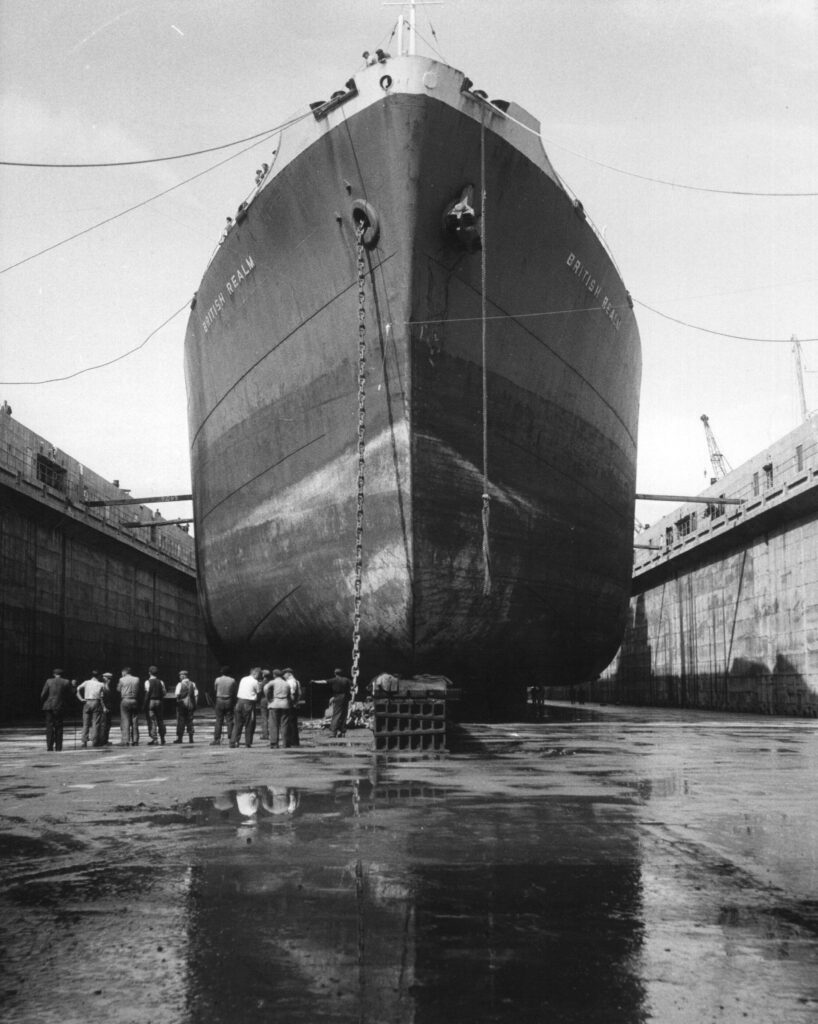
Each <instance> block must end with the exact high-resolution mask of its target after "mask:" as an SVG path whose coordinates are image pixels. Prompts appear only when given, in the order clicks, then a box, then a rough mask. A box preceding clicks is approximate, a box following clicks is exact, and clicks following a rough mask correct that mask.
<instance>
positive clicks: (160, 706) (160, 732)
mask: <svg viewBox="0 0 818 1024" xmlns="http://www.w3.org/2000/svg"><path fill="white" fill-rule="evenodd" d="M156 672H157V669H156V665H151V667H150V668H149V669H148V678H147V679H146V680H145V703H146V704H147V711H148V732H149V733H150V734H151V738H150V740H149V742H148V746H151V747H154V746H156V743H157V742H159V743H164V742H165V684H164V683H163V682H162V680H161V679H160V678H159V676H158V675H157V674H156Z"/></svg>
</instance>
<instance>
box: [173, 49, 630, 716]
mask: <svg viewBox="0 0 818 1024" xmlns="http://www.w3.org/2000/svg"><path fill="white" fill-rule="evenodd" d="M465 84H466V85H468V82H466V83H465ZM348 86H349V89H348V91H347V92H346V93H344V95H343V96H340V97H336V98H335V99H334V100H333V101H330V103H328V104H327V106H326V107H325V108H322V109H319V110H317V112H316V116H315V117H313V116H311V117H310V118H309V121H307V122H304V123H302V125H300V126H299V127H298V129H297V130H295V129H294V130H293V131H292V134H293V138H292V139H291V140H290V141H289V149H288V138H287V136H286V135H285V136H284V138H283V140H282V144H281V145H280V148H279V158H278V159H279V163H278V164H277V165H276V166H275V167H274V169H273V173H272V174H271V175H270V177H269V179H268V181H266V182H265V183H264V185H263V186H262V187H261V188H260V189H259V190H258V192H257V193H256V195H255V196H254V198H253V200H252V201H251V202H250V203H249V205H248V206H247V208H246V210H244V211H242V214H241V217H240V218H237V223H236V224H235V226H233V227H232V228H231V230H230V231H229V232H228V234H227V235H226V237H225V238H224V239H223V241H222V244H221V246H220V248H219V250H218V252H217V254H216V256H215V257H214V259H213V261H212V262H211V264H210V266H209V268H208V270H207V272H206V274H205V277H204V280H203V282H202V285H201V287H200V289H199V292H198V295H197V301H196V304H195V308H194V309H193V311H192V314H191V317H190V322H189V327H188V335H187V340H186V377H187V383H188V392H189V421H190V434H191V453H192V472H193V488H194V515H195V524H196V541H197V551H198V562H199V579H200V593H201V599H202V603H203V607H204V610H205V614H206V619H207V622H208V625H209V629H210V635H211V639H212V642H213V643H214V646H215V647H216V648H217V650H218V651H219V652H220V653H221V654H222V656H223V657H229V658H232V659H239V660H237V661H234V663H235V664H236V665H237V667H238V666H239V665H247V664H248V663H250V662H253V663H262V664H270V665H276V664H278V663H280V662H285V663H292V664H293V665H294V667H296V671H297V674H300V675H301V676H302V678H305V677H309V676H310V675H322V676H323V675H326V674H327V673H328V672H329V671H330V670H331V668H332V667H333V665H334V664H336V663H338V664H341V665H345V664H348V663H349V658H350V652H351V646H352V618H353V599H354V582H355V565H356V517H357V509H358V491H359V486H358V448H357V437H358V426H359V401H358V370H359V365H358V354H359V347H358V339H359V322H360V316H361V315H362V316H363V323H364V325H365V331H366V342H367V370H366V397H365V422H366V470H365V480H364V487H363V500H364V519H363V568H362V600H361V631H360V632H361V675H362V679H363V680H367V681H368V679H369V678H371V677H372V676H374V675H375V674H377V673H379V672H381V671H388V672H393V673H402V674H411V673H418V672H425V671H429V672H435V673H442V674H446V675H448V676H450V677H451V678H453V679H454V680H455V681H456V683H458V684H459V685H460V686H462V687H463V688H464V689H465V690H466V693H467V696H469V697H470V698H471V702H472V704H473V706H475V707H477V706H478V705H479V704H482V703H484V698H485V697H486V696H487V695H488V696H489V698H493V699H494V701H495V702H496V703H497V704H500V703H502V702H503V701H504V700H506V699H507V698H508V695H509V688H510V687H512V686H513V685H515V684H516V685H517V686H520V687H521V686H523V685H525V684H526V683H527V682H531V681H532V674H533V676H534V677H536V679H537V680H538V681H542V682H546V681H548V680H552V681H554V682H557V681H561V682H565V681H574V680H581V679H586V678H588V677H591V676H594V675H595V674H596V673H598V672H599V671H600V670H601V669H602V668H603V667H604V666H605V665H606V664H607V662H608V661H609V660H610V659H611V657H612V656H613V655H614V653H615V651H616V649H617V646H618V644H619V641H620V639H621V635H622V630H623V627H624V621H625V613H626V609H627V605H628V595H629V585H630V575H631V564H632V524H633V504H634V487H635V459H636V426H637V415H638V391H639V379H640V351H639V338H638V332H637V328H636V323H635V320H634V317H633V314H632V312H631V309H630V304H629V300H628V296H627V292H626V291H625V288H624V285H623V283H622V281H621V279H620V277H619V275H618V273H617V271H616V270H615V268H614V266H613V264H612V262H611V260H610V258H609V256H608V255H607V253H606V251H605V249H604V247H603V246H602V245H601V243H600V242H599V240H598V239H597V237H596V235H595V234H594V232H593V230H592V229H591V228H590V226H589V225H588V223H587V221H586V220H585V218H584V216H583V215H582V212H581V208H578V207H577V206H576V205H575V204H574V203H572V201H571V200H570V199H569V197H568V196H567V195H566V193H565V192H564V190H563V188H562V187H561V185H560V184H559V181H558V179H557V178H556V175H555V174H554V172H553V171H552V169H551V167H550V165H549V163H548V161H547V158H546V157H545V154H544V153H543V152H542V149H541V146H540V144H539V140H538V139H537V138H536V135H535V133H534V131H532V130H530V128H529V127H528V125H532V127H533V124H532V122H531V119H530V118H529V117H528V115H526V114H525V112H523V111H521V110H519V109H518V108H515V107H514V106H513V105H512V106H509V108H508V111H507V113H503V111H502V110H500V109H497V108H494V107H492V106H490V105H489V104H488V103H486V102H485V101H484V100H482V99H480V97H479V96H475V95H474V94H473V93H471V92H470V91H468V90H467V89H466V88H464V80H463V76H462V75H461V74H460V73H459V72H456V71H454V70H452V69H450V68H447V67H444V66H442V65H439V64H435V63H433V62H431V61H427V60H424V59H421V58H414V57H405V58H398V59H396V60H392V61H389V62H388V63H387V64H386V65H379V66H376V67H373V68H368V69H367V70H366V71H364V72H362V73H360V74H359V75H358V76H357V77H356V84H355V85H353V83H352V82H350V83H348ZM358 90H360V92H359V91H358ZM481 168H484V173H485V195H486V199H485V222H484V223H483V222H481V221H480V219H479V215H480V212H481V209H480V203H481V200H480V195H481V191H480V184H481V173H482V172H481ZM469 185H473V186H475V188H474V195H475V197H476V198H475V202H474V206H475V212H476V214H477V216H478V223H477V225H476V230H477V232H478V233H479V235H480V236H481V238H482V249H479V248H475V247H474V246H473V245H472V244H470V243H471V241H472V239H471V238H470V237H469V232H468V231H466V232H465V235H466V237H464V233H462V232H461V234H460V236H458V235H456V234H455V233H453V232H452V231H450V230H447V228H446V226H445V224H444V212H445V211H446V210H447V209H448V208H449V207H450V206H451V204H452V203H453V202H454V201H456V200H457V199H458V198H460V197H461V196H462V195H463V194H464V191H465V189H466V187H467V186H469ZM356 211H358V212H357V213H356ZM360 211H364V213H363V216H364V217H365V218H366V224H367V225H368V226H369V228H375V229H376V231H377V237H376V238H375V239H374V244H370V245H369V247H367V248H366V249H365V250H364V254H365V266H364V270H365V288H364V297H363V308H362V309H361V301H360V299H359V288H358V263H357V257H358V248H357V246H356V238H355V233H354V218H355V217H356V216H360V215H361V213H360ZM366 238H367V240H368V241H370V242H372V239H370V235H369V234H368V235H367V236H366ZM483 274H485V281H486V288H485V292H486V302H485V308H484V305H483V301H482V297H481V296H482V280H483ZM484 323H485V351H486V359H485V367H486V377H485V381H486V388H485V397H486V404H485V410H484V387H483V363H484V360H483V350H484V342H483V325H484ZM484 441H485V451H486V452H487V469H488V481H489V487H488V493H489V495H490V522H489V526H488V531H487V536H488V544H489V549H490V556H491V561H490V573H489V575H490V583H491V587H490V593H488V594H486V593H485V592H484V590H485V587H484V582H485V578H486V570H485V565H484V555H483V542H484V529H483V525H482V521H481V506H482V499H481V495H482V493H483V453H484Z"/></svg>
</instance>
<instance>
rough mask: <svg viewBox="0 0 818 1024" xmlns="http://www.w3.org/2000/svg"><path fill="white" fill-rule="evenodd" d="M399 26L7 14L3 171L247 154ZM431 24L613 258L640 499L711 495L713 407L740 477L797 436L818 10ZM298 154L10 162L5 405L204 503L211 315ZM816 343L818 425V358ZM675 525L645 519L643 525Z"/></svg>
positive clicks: (760, 3) (562, 10)
mask: <svg viewBox="0 0 818 1024" xmlns="http://www.w3.org/2000/svg"><path fill="white" fill-rule="evenodd" d="M399 12H400V8H399V7H398V6H392V5H387V4H382V3H380V2H379V0H301V2H295V0H42V2H40V3H37V4H31V3H27V2H24V0H0V159H2V160H4V161H18V162H28V163H84V162H115V161H126V160H140V159H147V158H151V157H156V156H166V155H173V154H180V153H188V152H191V151H195V150H200V149H203V148H207V147H212V146H219V145H222V144H224V143H228V142H232V141H234V140H237V139H242V138H247V137H249V136H252V135H255V134H257V133H259V132H263V131H265V130H266V129H269V128H273V127H275V126H276V125H278V124H280V123H282V122H283V121H285V120H286V119H287V118H289V117H291V116H292V115H294V114H298V113H300V112H302V111H303V109H304V108H305V105H306V104H308V103H309V102H310V101H313V100H317V99H319V100H320V99H326V98H327V97H328V96H329V95H330V93H331V92H333V91H335V90H336V89H338V88H342V87H343V83H344V82H345V81H346V80H347V78H349V76H350V75H351V74H354V73H355V72H356V71H357V70H358V69H359V68H360V67H362V66H363V60H362V57H361V55H362V53H363V51H364V50H372V49H374V48H376V47H378V46H385V47H386V48H387V49H389V47H390V46H391V47H392V48H394V46H395V42H394V40H392V42H391V43H390V42H389V38H390V33H391V31H392V28H393V25H394V23H395V20H396V18H397V16H398V14H399ZM417 23H418V30H419V41H418V49H419V51H420V52H425V53H429V54H432V53H436V54H437V56H439V57H440V58H442V59H444V60H445V62H446V63H448V64H451V65H453V66H454V67H456V68H459V69H460V70H461V71H463V72H464V73H465V74H467V75H468V76H469V78H471V79H472V81H473V82H474V83H475V87H476V88H483V89H485V90H486V91H487V92H488V94H489V96H491V97H501V98H504V99H510V100H515V101H517V102H518V103H519V104H520V105H521V106H523V107H524V108H526V109H527V110H529V111H530V112H531V113H532V114H534V115H535V116H536V117H537V118H538V119H539V120H540V121H541V124H542V137H543V142H544V145H545V149H546V151H547V153H548V155H549V157H550V159H551V161H552V163H553V164H554V166H555V167H556V169H557V171H558V173H559V174H560V176H561V177H562V179H563V180H564V181H565V182H566V184H567V185H568V186H569V187H570V189H571V190H572V191H573V192H574V193H575V194H576V195H577V196H578V197H579V198H580V199H581V200H582V203H583V205H584V207H585V209H586V211H587V212H588V214H589V215H590V217H591V218H592V220H593V221H594V223H595V224H596V225H597V227H598V228H599V230H600V231H601V232H603V233H604V237H605V240H606V242H607V244H608V245H609V247H610V249H611V250H612V252H613V254H614V257H615V259H616V262H617V264H618V266H619V269H620V271H621V273H622V276H623V278H624V280H625V283H626V286H627V287H628V289H629V291H630V293H631V295H632V296H633V298H634V300H635V312H636V315H637V321H638V324H639V328H640V333H641V337H642V350H643V378H642V398H641V414H640V425H639V455H638V473H637V491H638V492H647V493H659V494H696V493H698V492H699V491H701V490H702V488H703V487H704V486H706V484H707V483H708V481H709V477H710V475H711V468H710V464H709V461H708V452H707V445H706V440H705V435H704V430H703V426H702V423H701V419H700V417H701V415H702V414H703V413H704V414H707V415H708V416H709V418H710V423H711V426H712V428H713V431H714V433H715V435H716V438H717V441H718V444H719V447H720V449H721V451H722V452H723V453H724V455H725V456H726V457H727V459H728V460H729V461H730V463H731V464H732V465H733V466H734V467H735V466H738V465H739V464H740V463H741V462H743V461H745V460H746V459H748V458H750V457H752V456H753V455H755V454H756V453H758V452H759V451H761V450H762V449H763V448H764V447H765V446H767V445H769V444H770V443H771V442H772V441H774V440H775V439H776V438H778V437H780V436H781V435H782V434H784V433H785V432H787V431H788V430H791V429H792V428H794V427H795V426H796V425H797V423H798V422H799V418H800V411H799V410H800V401H799V395H798V389H797V383H796V381H797V378H796V369H795V360H794V357H793V353H792V345H791V344H790V342H789V339H790V338H791V337H792V336H796V337H798V338H799V339H818V302H817V301H816V299H818V198H817V197H816V195H815V194H816V193H818V52H816V51H817V49H818V47H817V46H816V44H818V5H816V3H815V2H814V0H719V2H718V3H713V2H712V0H503V2H502V3H500V2H499V0H445V2H444V3H442V4H434V5H429V6H425V7H423V8H419V9H418V14H417ZM246 145H249V144H246ZM274 145H275V142H274V141H273V140H270V141H265V142H263V143H261V144H259V145H255V146H254V147H253V148H250V149H249V150H247V151H245V152H241V150H244V149H246V146H237V147H235V148H232V149H226V150H223V151H220V152H218V153H211V154H207V155H201V156H197V157H191V158H187V159H184V160H177V161H172V162H163V163H154V164H144V165H141V166H129V167H113V168H98V169H47V168H32V167H9V166H2V167H0V382H2V383H0V401H2V400H3V399H5V400H6V401H8V402H9V404H10V405H11V406H12V408H13V412H14V416H15V418H16V419H18V420H20V421H21V422H22V423H23V424H24V425H25V426H27V427H29V428H31V429H32V430H34V431H36V432H37V433H39V434H41V435H43V436H44V437H45V438H46V439H47V440H48V441H50V442H51V443H52V444H54V445H55V446H56V447H58V448H60V449H62V450H63V451H65V452H66V453H67V454H68V455H70V456H72V457H73V458H75V459H78V460H79V461H80V462H83V463H85V464H86V465H87V466H88V467H89V468H91V469H92V470H94V471H95V472H97V473H99V474H101V475H102V476H104V477H106V478H108V479H119V480H120V482H121V484H122V486H123V487H127V488H129V489H130V490H131V491H132V493H133V494H134V495H137V496H146V495H159V494H180V493H189V491H190V469H189V448H188V435H187V410H186V404H187V399H186V394H185V383H184V372H183V347H184V335H185V327H186V323H187V306H188V303H189V301H190V298H191V297H192V295H193V293H194V292H195V291H196V289H197V288H198V285H199V281H200V279H201V275H202V273H203V271H204V269H205V267H206V265H207V262H208V260H209V257H210V255H211V253H212V251H213V248H214V246H215V245H216V243H217V241H218V239H219V236H220V234H221V230H222V228H223V226H224V222H225V218H226V217H227V216H228V215H231V214H233V213H234V211H235V209H236V207H237V205H238V203H239V202H240V201H241V200H242V199H244V198H245V196H246V195H247V193H248V192H249V191H250V190H251V188H252V186H253V183H254V178H255V170H256V168H257V167H259V166H260V164H261V162H262V161H263V160H265V159H267V158H268V157H269V153H270V151H271V150H272V148H273V147H274ZM226 157H232V159H229V160H228V161H227V162H226V163H224V164H223V165H222V166H221V167H219V168H217V169H215V170H208V169H209V168H212V167H213V166H214V165H215V164H216V163H217V162H219V161H223V160H225V158H226ZM205 171H207V173H201V172H205ZM194 175H200V176H199V177H197V178H196V180H195V181H192V182H190V183H187V184H184V185H181V186H180V187H178V188H174V186H177V185H180V183H181V182H183V181H185V180H186V179H188V178H191V177H193V176H194ZM167 189H173V191H170V192H169V193H168V194H166V195H164V196H163V197H161V198H159V199H157V200H155V201H153V202H149V203H144V201H145V200H146V199H148V198H150V197H151V196H153V195H155V194H157V193H159V192H162V191H164V190H167ZM707 190H712V191H707ZM737 193H765V194H764V195H746V194H745V195H741V194H737ZM769 193H813V195H807V196H794V195H780V194H779V195H770V194H769ZM143 203H144V205H141V206H139V207H138V209H135V210H134V211H133V212H131V213H128V214H127V215H125V216H121V217H116V219H113V220H111V221H110V223H108V224H106V225H104V226H103V227H101V228H98V229H97V230H93V231H90V232H87V233H85V234H82V235H80V237H78V238H76V239H74V240H73V241H70V242H67V243H66V244H62V245H59V244H57V243H60V242H62V241H63V240H64V239H67V238H69V237H71V236H73V235H75V234H77V233H80V232H84V231H85V230H86V229H87V228H89V227H91V226H92V225H94V224H97V223H98V222H100V221H104V220H106V219H107V218H113V217H115V215H117V214H119V213H121V212H122V211H123V210H126V209H127V208H129V207H131V206H136V205H137V204H143ZM50 247H53V248H50ZM47 248H50V251H48V252H46V253H44V254H42V255H36V254H37V253H39V252H40V251H41V250H44V249H47ZM647 307H650V308H647ZM174 314H176V315H174ZM660 314H661V315H660ZM668 318H674V319H668ZM674 320H679V321H683V322H684V324H687V325H691V326H684V325H683V324H680V323H676V322H674ZM163 324H164V325H165V326H161V325H163ZM160 327H161V329H160V330H157V328H160ZM698 328H704V330H702V329H698ZM154 332H155V333H154ZM711 332H719V333H711ZM724 334H727V335H740V336H746V337H749V338H757V339H775V341H770V342H762V341H747V340H738V339H731V338H727V337H723V336H721V335H724ZM143 343H144V344H143ZM138 346H142V347H141V348H139V349H138V351H137V352H135V353H134V354H133V355H130V356H129V357H127V358H125V359H121V360H119V361H117V362H115V363H113V364H112V365H110V366H108V367H106V368H104V369H99V370H95V371H93V372H84V373H78V371H82V370H84V369H86V368H87V367H91V366H94V365H96V364H100V363H105V362H108V361H110V360H114V359H116V358H117V357H118V356H121V355H122V354H123V353H125V352H127V351H129V350H131V349H134V348H137V347H138ZM802 351H803V357H804V365H805V369H806V373H805V389H806V399H807V404H808V406H809V408H810V409H813V408H818V341H812V342H810V341H803V345H802ZM72 374H76V375H75V376H72V377H71V379H69V380H64V381H54V382H52V383H39V382H41V381H45V380H52V381H53V379H54V378H58V377H66V376H68V375H72ZM21 381H22V382H32V383H25V384H20V383H13V382H21ZM671 508H672V506H670V505H666V504H659V503H654V502H651V503H647V502H639V503H638V504H637V510H636V514H637V517H638V518H639V519H640V520H641V521H642V522H652V521H655V519H656V518H658V516H660V515H664V514H666V513H668V512H669V511H670V510H671ZM162 511H163V513H164V514H165V515H166V516H167V517H168V518H175V517H176V516H181V515H189V514H190V510H189V506H187V507H186V506H178V505H177V506H173V505H170V506H168V505H166V506H163V508H162Z"/></svg>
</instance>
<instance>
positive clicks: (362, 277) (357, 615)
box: [352, 221, 366, 693]
mask: <svg viewBox="0 0 818 1024" xmlns="http://www.w3.org/2000/svg"><path fill="white" fill-rule="evenodd" d="M365 231H366V224H365V222H363V221H358V222H356V225H355V241H356V253H357V257H358V510H357V513H356V521H355V610H354V613H353V618H352V692H353V693H355V692H356V690H357V688H358V662H359V660H360V656H361V582H362V577H363V564H364V462H365V455H366V449H365V434H366V301H365V300H366V293H365V291H364V285H365V282H366V264H365V261H364V232H365Z"/></svg>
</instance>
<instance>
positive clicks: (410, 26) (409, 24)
mask: <svg viewBox="0 0 818 1024" xmlns="http://www.w3.org/2000/svg"><path fill="white" fill-rule="evenodd" d="M443 3H444V0H408V4H409V17H408V19H407V18H406V16H405V15H404V14H403V12H402V11H401V14H400V17H399V18H398V56H400V57H403V56H404V54H405V55H406V56H408V57H414V56H415V54H416V52H417V46H416V40H417V35H416V32H415V15H416V9H417V5H418V4H420V5H421V6H422V7H440V6H442V4H443ZM384 7H406V2H399V3H394V2H393V3H389V2H388V0H387V2H386V3H385V4H384ZM404 26H405V27H406V29H407V30H408V31H407V33H406V46H405V47H404V35H403V30H404Z"/></svg>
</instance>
